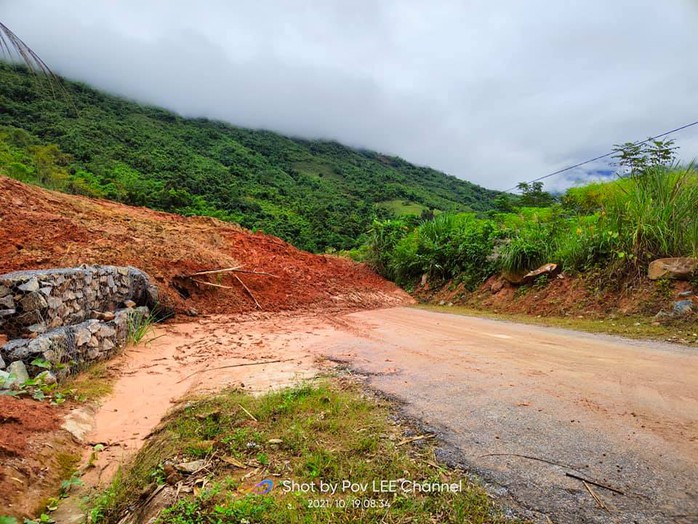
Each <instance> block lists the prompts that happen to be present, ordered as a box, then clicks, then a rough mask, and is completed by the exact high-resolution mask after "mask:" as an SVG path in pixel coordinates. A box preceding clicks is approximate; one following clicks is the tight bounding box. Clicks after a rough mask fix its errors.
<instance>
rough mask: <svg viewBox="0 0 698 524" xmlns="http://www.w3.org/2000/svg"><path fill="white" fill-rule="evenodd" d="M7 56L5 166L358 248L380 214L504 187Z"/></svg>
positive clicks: (293, 239)
mask: <svg viewBox="0 0 698 524" xmlns="http://www.w3.org/2000/svg"><path fill="white" fill-rule="evenodd" d="M51 85H52V84H51V83H47V82H45V79H43V78H42V77H41V76H40V75H39V76H36V75H32V74H31V73H29V72H28V71H27V70H26V69H22V68H19V67H15V66H10V65H6V64H3V63H0V105H1V106H2V108H3V111H2V112H1V113H0V174H4V175H6V176H10V177H12V178H16V179H18V180H21V181H23V182H28V183H32V184H38V185H41V186H43V187H47V188H49V189H55V190H59V191H65V192H68V193H74V194H81V195H87V196H91V197H102V198H107V199H110V200H115V201H118V202H123V203H125V204H130V205H136V206H145V207H150V208H153V209H157V210H162V211H168V212H173V213H179V214H182V215H204V216H212V217H215V218H219V219H221V220H226V221H231V222H236V223H239V224H241V225H242V226H244V227H246V228H248V229H252V230H262V231H264V232H265V233H268V234H272V235H276V236H278V237H281V238H283V239H284V240H286V241H288V242H290V243H292V244H294V245H295V246H296V247H299V248H302V249H305V250H308V251H313V252H322V251H326V250H335V249H338V250H339V249H351V248H356V247H358V246H360V245H361V244H362V243H363V242H364V241H365V240H366V237H365V232H366V230H367V229H368V228H369V227H370V225H371V223H372V221H373V220H374V219H381V220H383V219H387V218H391V217H395V216H399V215H421V214H422V213H423V212H425V213H427V214H429V213H430V211H428V210H437V211H451V212H461V211H486V210H488V209H490V208H491V207H492V200H493V199H494V198H495V197H496V196H497V194H498V193H497V192H495V191H490V190H487V189H484V188H482V187H480V186H476V185H475V184H471V183H469V182H467V181H464V180H460V179H458V178H456V177H453V176H447V175H445V174H444V173H441V172H439V171H436V170H433V169H429V168H426V167H419V166H415V165H413V164H410V163H409V162H406V161H404V160H402V159H400V158H397V157H391V156H386V155H382V154H379V153H376V152H372V151H365V150H356V149H351V148H349V147H345V146H343V145H341V144H338V143H336V142H328V141H319V140H301V139H294V138H288V137H284V136H281V135H278V134H276V133H272V132H268V131H255V130H250V129H242V128H238V127H234V126H232V125H229V124H225V123H223V122H214V121H210V120H207V119H202V118H199V119H187V118H182V117H180V116H178V115H176V114H174V113H171V112H168V111H165V110H163V109H159V108H155V107H146V106H142V105H139V104H137V103H135V102H132V101H128V100H125V99H122V98H118V97H115V96H110V95H107V94H105V93H102V92H100V91H97V90H94V89H91V88H89V87H88V86H86V85H84V84H80V83H76V82H67V81H65V82H63V83H62V84H61V86H62V87H61V89H60V90H59V91H60V92H61V93H62V94H61V96H54V94H52V91H51Z"/></svg>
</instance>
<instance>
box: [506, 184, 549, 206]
mask: <svg viewBox="0 0 698 524" xmlns="http://www.w3.org/2000/svg"><path fill="white" fill-rule="evenodd" d="M516 188H517V189H518V190H519V191H521V205H522V206H524V207H548V206H552V205H553V204H554V203H555V197H554V196H553V195H551V194H550V193H548V192H547V191H543V182H532V183H530V184H529V183H528V182H519V183H518V184H517V185H516Z"/></svg>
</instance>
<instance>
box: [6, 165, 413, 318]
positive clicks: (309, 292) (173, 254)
mask: <svg viewBox="0 0 698 524" xmlns="http://www.w3.org/2000/svg"><path fill="white" fill-rule="evenodd" d="M80 264H113V265H124V266H125V265H131V266H134V267H137V268H139V269H142V270H144V271H146V272H147V273H148V274H149V275H150V276H151V277H152V278H153V280H154V281H155V283H156V284H157V285H158V287H159V288H160V292H161V295H163V296H164V301H165V302H166V303H167V304H169V305H171V306H173V307H174V308H175V310H176V311H178V312H190V313H192V312H193V311H196V312H198V313H202V314H205V313H242V312H247V311H254V310H257V309H258V308H257V306H256V305H255V303H254V300H253V297H254V298H255V299H256V300H257V301H258V302H259V304H260V306H261V308H262V309H263V310H264V311H281V310H295V309H306V310H307V309H318V310H338V309H349V308H376V307H383V306H391V305H399V304H402V303H406V302H407V301H409V300H410V299H409V297H408V296H407V295H406V294H405V293H404V292H402V291H401V290H400V289H399V288H397V287H396V286H395V285H393V284H392V283H390V282H387V281H386V280H384V279H382V278H381V277H379V276H378V275H376V274H375V273H374V272H372V271H371V270H370V269H369V268H367V267H365V266H364V265H361V264H356V263H354V262H352V261H350V260H347V259H343V258H339V257H334V256H328V255H313V254H311V253H307V252H304V251H301V250H299V249H296V248H294V247H293V246H291V245H289V244H287V243H286V242H284V241H282V240H280V239H278V238H276V237H272V236H269V235H265V234H263V233H252V232H250V231H247V230H245V229H242V228H241V227H239V226H237V225H234V224H229V223H225V222H221V221H219V220H216V219H212V218H206V217H182V216H179V215H172V214H168V213H161V212H157V211H152V210H150V209H145V208H136V207H130V206H126V205H122V204H118V203H115V202H109V201H105V200H94V199H89V198H85V197H79V196H73V195H66V194H62V193H57V192H53V191H48V190H45V189H42V188H39V187H35V186H30V185H26V184H23V183H21V182H18V181H16V180H13V179H10V178H6V177H2V176H0V273H6V272H10V271H14V270H20V269H43V268H51V267H70V266H78V265H80ZM240 266H242V269H244V270H246V271H251V272H264V273H269V274H271V275H274V276H270V275H259V274H253V273H221V274H214V275H206V276H201V277H196V279H197V280H204V281H206V282H209V283H211V284H214V285H215V286H211V285H205V284H201V283H197V282H195V281H194V280H192V279H191V278H183V277H185V276H188V275H191V274H192V273H195V272H198V271H203V270H217V269H224V268H231V267H240ZM235 275H237V276H238V277H239V278H240V279H241V280H242V281H243V282H244V284H245V285H246V286H247V288H248V289H249V293H248V292H247V291H246V290H245V289H244V287H243V285H242V284H241V283H240V282H239V281H238V280H237V279H236V278H235ZM217 286H223V287H217Z"/></svg>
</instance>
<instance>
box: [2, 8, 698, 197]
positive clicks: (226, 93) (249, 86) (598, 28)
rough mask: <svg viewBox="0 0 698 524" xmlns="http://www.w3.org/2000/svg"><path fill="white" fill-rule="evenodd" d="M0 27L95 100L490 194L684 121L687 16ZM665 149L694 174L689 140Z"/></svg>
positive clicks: (255, 16)
mask: <svg viewBox="0 0 698 524" xmlns="http://www.w3.org/2000/svg"><path fill="white" fill-rule="evenodd" d="M0 21H2V22H3V23H4V24H5V25H7V26H8V27H10V28H11V29H12V30H13V31H14V32H15V33H16V34H17V35H18V36H19V37H20V38H22V39H23V40H24V41H25V42H26V43H27V44H28V45H29V46H30V47H32V48H33V49H34V50H35V51H36V52H37V53H38V54H39V55H40V56H41V57H42V58H43V59H44V61H45V62H47V63H48V64H49V66H50V67H51V68H52V69H53V70H54V71H55V72H57V73H60V74H62V75H65V76H67V77H69V78H71V79H76V80H81V81H84V82H87V83H89V84H91V85H93V86H95V87H98V88H101V89H104V90H107V91H109V92H112V93H115V94H119V95H122V96H125V97H128V98H132V99H135V100H138V101H141V102H144V103H149V104H154V105H158V106H162V107H165V108H167V109H171V110H173V111H176V112H177V113H179V114H181V115H184V116H192V117H208V118H212V119H219V120H224V121H227V122H230V123H232V124H235V125H239V126H244V127H251V128H261V129H269V130H273V131H278V132H280V133H283V134H286V135H291V136H300V137H307V138H322V139H331V140H337V141H339V142H342V143H344V144H347V145H350V146H355V147H363V148H368V149H373V150H376V151H380V152H383V153H387V154H392V155H398V156H401V157H402V158H405V159H406V160H408V161H411V162H414V163H417V164H420V165H428V166H431V167H433V168H436V169H439V170H441V171H444V172H446V173H449V174H452V175H455V176H457V177H459V178H463V179H467V180H471V181H473V182H476V183H478V184H480V185H484V186H485V187H488V188H492V189H501V190H506V189H509V188H511V187H513V186H515V185H516V184H517V183H518V182H521V181H525V180H531V179H534V178H537V177H539V176H542V175H545V174H547V173H549V172H552V171H555V170H557V169H560V168H563V167H566V166H568V165H572V164H575V163H578V162H581V161H584V160H587V159H588V158H591V157H594V156H597V155H601V154H604V153H606V152H608V151H610V149H611V148H612V146H613V145H614V144H617V143H622V142H627V141H636V140H642V139H645V138H647V137H648V136H651V135H656V134H659V133H661V132H664V131H667V130H669V129H672V128H675V127H679V126H681V125H683V124H686V123H689V122H693V121H695V120H698V67H697V66H698V63H697V62H696V57H698V30H696V29H697V28H698V2H697V1H695V0H662V1H661V2H659V1H657V0H613V1H609V0H526V1H522V0H498V1H496V2H494V1H492V0H460V1H456V0H451V1H447V0H429V1H426V0H421V1H418V0H380V1H379V0H351V1H348V0H284V1H282V0H276V1H271V0H255V1H254V2H242V1H240V0H238V1H233V0H196V1H191V0H190V1H184V0H118V1H117V0H0ZM673 137H674V138H675V139H676V143H677V145H679V146H680V156H681V159H682V160H684V161H690V160H692V159H694V158H696V157H698V126H695V127H693V128H691V129H689V130H686V131H683V132H681V133H677V134H676V135H674V136H673ZM609 169H610V170H613V169H614V168H613V167H612V166H611V167H609V165H608V163H607V162H605V161H604V162H597V163H594V164H590V165H588V166H585V168H584V169H576V170H573V171H571V172H568V173H566V174H565V175H562V176H556V177H552V178H550V179H548V181H547V185H546V188H548V189H550V190H560V189H562V188H564V187H566V186H569V185H570V184H573V183H579V181H585V180H589V179H591V178H593V177H595V176H598V173H599V172H602V171H608V170H609Z"/></svg>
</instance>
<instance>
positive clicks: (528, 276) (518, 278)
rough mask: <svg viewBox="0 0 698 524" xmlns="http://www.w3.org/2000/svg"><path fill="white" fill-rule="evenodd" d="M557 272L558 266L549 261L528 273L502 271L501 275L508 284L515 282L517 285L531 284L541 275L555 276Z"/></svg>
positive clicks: (558, 270)
mask: <svg viewBox="0 0 698 524" xmlns="http://www.w3.org/2000/svg"><path fill="white" fill-rule="evenodd" d="M559 272H560V268H559V266H558V265H557V264H553V263H549V264H543V265H542V266H540V267H539V268H538V269H534V270H533V271H529V272H528V273H509V272H506V271H505V272H504V273H502V277H503V278H504V280H506V281H507V282H509V283H510V284H515V285H517V286H519V285H523V284H531V283H532V282H534V281H535V280H536V279H538V278H539V277H541V276H543V275H548V276H555V275H557V274H558V273H559Z"/></svg>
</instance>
